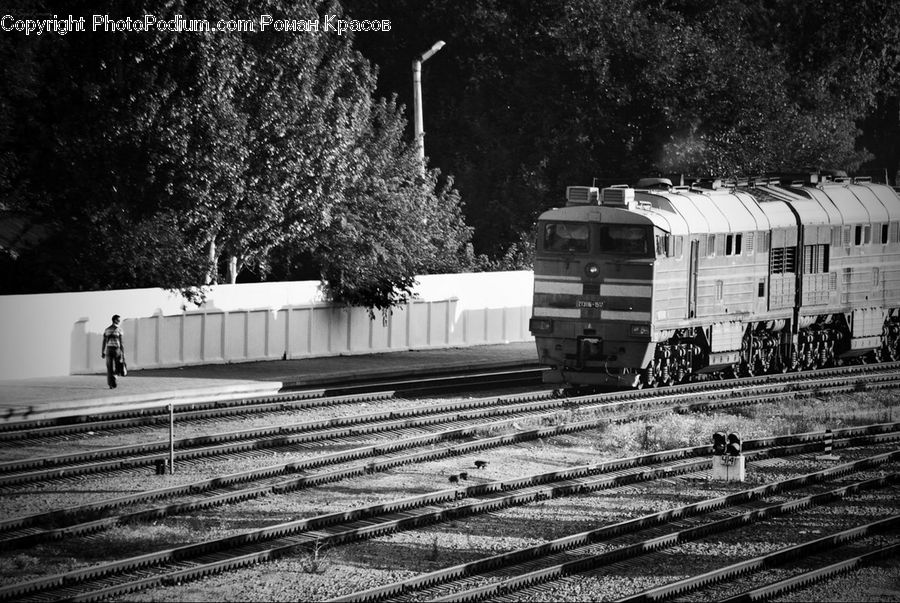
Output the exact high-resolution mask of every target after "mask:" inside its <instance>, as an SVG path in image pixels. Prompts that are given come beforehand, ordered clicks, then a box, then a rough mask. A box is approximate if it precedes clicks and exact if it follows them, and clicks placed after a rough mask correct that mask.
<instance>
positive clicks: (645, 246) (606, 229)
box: [600, 224, 652, 255]
mask: <svg viewBox="0 0 900 603" xmlns="http://www.w3.org/2000/svg"><path fill="white" fill-rule="evenodd" d="M650 241H651V239H650V230H649V229H648V228H647V227H646V226H635V225H632V224H603V225H601V226H600V251H601V252H602V253H618V254H624V255H651V251H652V247H651V244H650Z"/></svg>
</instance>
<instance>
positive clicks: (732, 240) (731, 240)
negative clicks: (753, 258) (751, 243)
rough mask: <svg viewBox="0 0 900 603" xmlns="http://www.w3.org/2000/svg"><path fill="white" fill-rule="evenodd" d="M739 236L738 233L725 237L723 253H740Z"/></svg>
mask: <svg viewBox="0 0 900 603" xmlns="http://www.w3.org/2000/svg"><path fill="white" fill-rule="evenodd" d="M741 238H742V237H741V235H740V233H738V234H730V235H727V236H726V237H725V255H741Z"/></svg>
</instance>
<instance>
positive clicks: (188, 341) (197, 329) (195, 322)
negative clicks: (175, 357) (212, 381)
mask: <svg viewBox="0 0 900 603" xmlns="http://www.w3.org/2000/svg"><path fill="white" fill-rule="evenodd" d="M182 320H183V322H184V326H183V328H182V344H181V362H182V363H183V364H200V363H202V362H204V360H205V358H204V357H203V337H204V334H203V315H202V314H185V315H184V317H183V319H182Z"/></svg>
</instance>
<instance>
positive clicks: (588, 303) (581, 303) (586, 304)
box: [575, 299, 603, 309]
mask: <svg viewBox="0 0 900 603" xmlns="http://www.w3.org/2000/svg"><path fill="white" fill-rule="evenodd" d="M575 307H576V308H601V309H602V308H603V302H602V301H599V300H593V299H579V300H577V301H576V302H575Z"/></svg>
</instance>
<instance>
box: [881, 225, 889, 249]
mask: <svg viewBox="0 0 900 603" xmlns="http://www.w3.org/2000/svg"><path fill="white" fill-rule="evenodd" d="M887 242H888V225H887V224H882V225H881V244H882V245H887Z"/></svg>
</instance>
